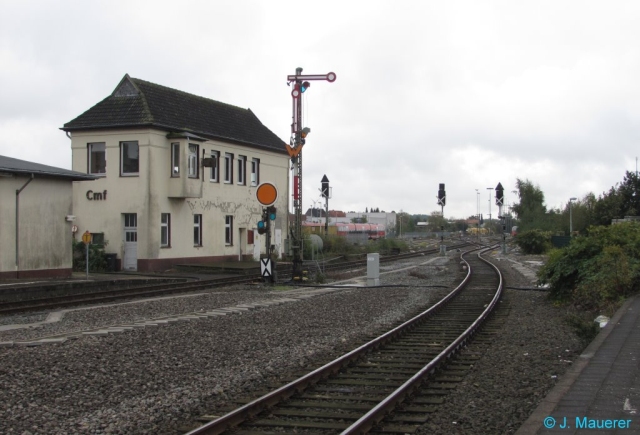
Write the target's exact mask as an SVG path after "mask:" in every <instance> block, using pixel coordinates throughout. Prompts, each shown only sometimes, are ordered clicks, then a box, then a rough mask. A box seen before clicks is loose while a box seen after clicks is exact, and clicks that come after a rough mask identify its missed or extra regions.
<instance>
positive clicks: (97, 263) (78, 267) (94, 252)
mask: <svg viewBox="0 0 640 435" xmlns="http://www.w3.org/2000/svg"><path fill="white" fill-rule="evenodd" d="M86 255H87V254H86V247H85V244H84V243H83V242H75V241H74V242H73V270H75V271H78V272H84V271H85V270H87V262H86ZM106 270H107V257H106V255H105V252H104V249H103V248H102V246H99V245H89V272H104V271H106Z"/></svg>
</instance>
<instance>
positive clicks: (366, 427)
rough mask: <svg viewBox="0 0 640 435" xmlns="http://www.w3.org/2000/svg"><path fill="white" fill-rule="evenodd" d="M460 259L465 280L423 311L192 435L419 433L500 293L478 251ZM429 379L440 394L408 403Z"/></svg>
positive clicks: (430, 386)
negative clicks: (454, 362)
mask: <svg viewBox="0 0 640 435" xmlns="http://www.w3.org/2000/svg"><path fill="white" fill-rule="evenodd" d="M461 258H462V260H463V261H464V262H466V264H467V266H468V273H467V276H466V278H465V279H464V280H463V282H462V283H461V284H460V285H459V286H458V287H456V288H455V289H454V290H453V291H452V292H451V293H449V294H448V295H447V296H446V297H445V298H444V299H442V300H441V301H439V302H438V303H437V304H435V305H434V306H432V307H431V308H429V309H428V310H426V311H425V312H423V313H421V314H419V315H418V316H416V317H414V318H412V319H410V320H409V321H407V322H405V323H403V324H402V325H400V326H398V327H396V328H394V329H393V330H391V331H389V332H387V333H385V334H383V335H382V336H380V337H377V338H375V339H374V340H372V341H370V342H368V343H366V344H364V345H362V346H360V347H358V348H357V349H355V350H353V351H351V352H349V353H347V354H345V355H343V356H341V357H340V358H338V359H336V360H334V361H332V362H330V363H328V364H325V365H324V366H322V367H320V368H318V369H316V370H314V371H313V372H311V373H308V374H306V375H304V376H302V377H300V378H299V379H296V380H294V381H292V382H290V383H288V384H287V385H284V386H282V387H280V388H278V389H276V390H274V391H272V392H269V393H267V394H265V395H263V396H262V397H260V398H258V399H256V400H253V401H251V402H249V403H247V404H245V405H243V406H241V407H239V408H237V409H235V410H233V411H231V412H228V413H227V414H225V415H223V416H221V417H217V418H215V419H213V420H212V421H209V422H208V423H206V424H204V425H202V426H200V427H198V428H196V429H193V430H191V431H190V432H189V433H188V434H187V435H205V434H206V435H211V434H223V433H233V434H243V435H258V434H267V433H313V434H335V433H342V434H361V433H368V432H369V431H373V432H376V431H382V432H385V433H413V432H415V431H416V430H417V428H418V427H419V426H420V425H421V424H423V423H424V422H425V421H426V412H428V410H427V408H428V407H429V406H431V405H433V404H436V403H439V401H441V399H439V398H438V397H437V395H438V394H440V393H437V391H442V390H443V389H444V390H446V388H447V387H446V385H447V383H448V382H452V381H455V379H453V378H456V376H455V375H451V374H450V373H449V374H443V373H442V372H441V371H440V369H441V368H443V367H444V366H445V365H446V363H447V362H449V361H451V359H452V358H453V357H454V355H455V354H456V352H457V351H458V350H460V349H461V348H462V347H464V346H465V345H466V343H467V342H468V341H469V340H470V339H471V338H472V336H473V335H474V334H475V333H476V332H477V331H478V329H479V327H480V326H481V325H482V323H483V322H484V321H485V320H486V319H487V317H488V316H489V314H490V313H491V312H492V310H493V309H494V307H495V306H496V304H497V301H498V299H499V298H500V295H501V292H502V277H501V274H500V272H499V270H498V269H497V268H496V267H495V266H493V265H492V264H491V263H489V262H487V261H486V260H484V259H483V258H482V257H481V255H480V253H477V252H467V253H464V254H463V255H462V256H461ZM463 363H464V361H463ZM454 373H458V372H454ZM425 382H426V385H427V389H431V390H432V391H436V393H434V396H433V397H432V396H429V395H427V396H424V395H423V396H421V397H419V398H418V399H414V401H413V402H408V399H409V398H410V397H411V396H412V395H413V394H414V393H415V392H416V391H418V389H419V388H421V387H422V386H424V385H425Z"/></svg>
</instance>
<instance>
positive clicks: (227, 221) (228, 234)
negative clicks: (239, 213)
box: [224, 216, 233, 245]
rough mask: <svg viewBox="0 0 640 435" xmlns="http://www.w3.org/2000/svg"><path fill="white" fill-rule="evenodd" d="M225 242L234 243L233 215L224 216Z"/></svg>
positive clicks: (227, 243)
mask: <svg viewBox="0 0 640 435" xmlns="http://www.w3.org/2000/svg"><path fill="white" fill-rule="evenodd" d="M224 244H225V245H233V216H225V218H224Z"/></svg>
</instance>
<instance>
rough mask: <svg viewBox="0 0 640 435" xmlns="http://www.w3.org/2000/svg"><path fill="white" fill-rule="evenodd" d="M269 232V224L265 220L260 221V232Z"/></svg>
mask: <svg viewBox="0 0 640 435" xmlns="http://www.w3.org/2000/svg"><path fill="white" fill-rule="evenodd" d="M266 232H267V224H266V223H265V221H258V234H264V233H266Z"/></svg>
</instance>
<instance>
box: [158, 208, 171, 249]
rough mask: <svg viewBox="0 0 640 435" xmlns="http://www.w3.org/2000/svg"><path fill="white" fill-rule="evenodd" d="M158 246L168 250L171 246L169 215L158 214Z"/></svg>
mask: <svg viewBox="0 0 640 435" xmlns="http://www.w3.org/2000/svg"><path fill="white" fill-rule="evenodd" d="M160 246H161V247H163V248H168V247H170V246H171V214H170V213H161V214H160Z"/></svg>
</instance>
